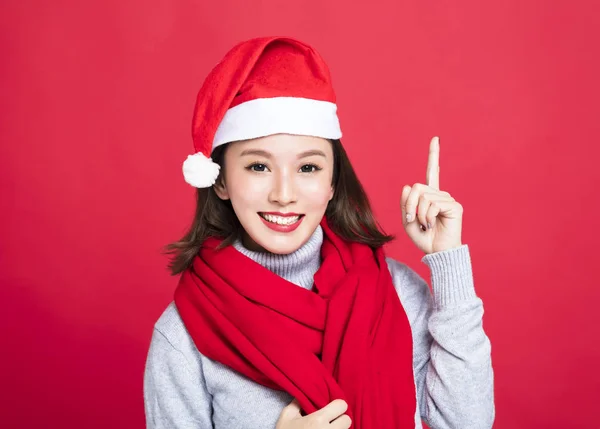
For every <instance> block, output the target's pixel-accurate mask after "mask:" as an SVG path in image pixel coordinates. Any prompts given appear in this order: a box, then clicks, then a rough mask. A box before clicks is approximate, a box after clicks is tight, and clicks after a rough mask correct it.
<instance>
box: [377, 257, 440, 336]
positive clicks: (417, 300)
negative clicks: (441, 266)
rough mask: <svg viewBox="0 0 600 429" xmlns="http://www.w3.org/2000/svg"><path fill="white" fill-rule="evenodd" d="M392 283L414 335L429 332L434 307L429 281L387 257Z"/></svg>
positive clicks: (401, 263) (403, 264)
mask: <svg viewBox="0 0 600 429" xmlns="http://www.w3.org/2000/svg"><path fill="white" fill-rule="evenodd" d="M386 262H387V266H388V270H389V272H390V275H391V277H392V283H393V284H394V288H395V289H396V293H397V294H398V297H399V298H400V302H401V303H402V307H403V308H404V311H405V312H406V316H407V318H408V321H409V323H410V325H411V329H412V331H413V336H414V337H421V336H424V335H426V333H427V321H428V319H429V317H430V315H431V311H432V308H433V297H432V294H431V291H430V289H429V285H428V284H427V282H426V281H425V280H424V279H423V278H422V277H421V276H420V275H419V274H417V272H416V271H414V270H413V269H412V268H410V267H409V266H408V265H406V264H405V263H403V262H400V261H397V260H395V259H393V258H390V257H386Z"/></svg>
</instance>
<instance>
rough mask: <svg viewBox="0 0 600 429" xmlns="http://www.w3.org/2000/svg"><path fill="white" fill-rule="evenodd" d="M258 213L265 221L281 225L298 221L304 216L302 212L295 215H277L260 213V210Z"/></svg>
mask: <svg viewBox="0 0 600 429" xmlns="http://www.w3.org/2000/svg"><path fill="white" fill-rule="evenodd" d="M258 215H259V216H260V217H262V218H263V219H264V220H266V221H267V222H270V223H274V224H277V225H283V226H286V225H293V224H295V223H296V222H298V221H299V220H300V219H301V218H302V217H304V215H303V214H301V215H295V216H277V215H273V214H268V213H262V212H259V213H258Z"/></svg>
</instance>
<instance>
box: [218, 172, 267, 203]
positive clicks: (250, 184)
mask: <svg viewBox="0 0 600 429" xmlns="http://www.w3.org/2000/svg"><path fill="white" fill-rule="evenodd" d="M227 189H228V191H229V197H230V199H231V204H232V205H233V206H234V207H235V208H236V209H244V208H251V207H252V206H254V205H256V203H257V202H258V201H262V199H263V197H265V196H266V195H267V194H268V183H267V181H265V180H260V179H257V178H253V177H251V176H250V175H248V174H244V172H241V173H239V174H236V173H232V174H231V177H229V182H228V186H227Z"/></svg>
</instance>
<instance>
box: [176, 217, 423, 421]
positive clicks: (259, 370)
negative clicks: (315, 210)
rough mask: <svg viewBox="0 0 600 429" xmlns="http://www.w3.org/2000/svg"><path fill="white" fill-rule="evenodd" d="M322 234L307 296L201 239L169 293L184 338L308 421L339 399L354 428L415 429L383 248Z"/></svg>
mask: <svg viewBox="0 0 600 429" xmlns="http://www.w3.org/2000/svg"><path fill="white" fill-rule="evenodd" d="M321 226H322V228H323V233H324V237H323V244H322V246H321V261H322V262H321V266H320V268H319V270H318V271H317V272H316V273H315V276H314V287H313V290H307V289H304V288H301V287H299V286H297V285H295V284H293V283H291V282H289V281H287V280H285V279H284V278H282V277H280V276H278V275H276V274H275V273H273V272H271V271H269V270H268V269H267V268H265V267H263V266H262V265H260V264H258V263H256V262H255V261H253V260H252V259H250V258H248V257H247V256H245V255H243V254H242V253H240V252H239V251H237V250H236V249H235V248H233V246H227V247H225V248H223V249H221V250H216V247H217V245H218V244H219V243H220V241H221V240H219V239H217V238H209V239H207V240H206V241H205V242H204V243H203V245H202V247H201V249H200V251H199V253H198V255H197V256H196V258H195V259H194V261H193V263H192V265H191V266H190V268H189V269H188V270H186V271H185V272H184V273H183V274H182V276H181V278H180V282H179V284H178V286H177V289H176V291H175V305H176V306H177V309H178V311H179V313H180V315H181V318H182V320H183V322H184V324H185V326H186V329H187V330H188V332H189V333H190V335H191V337H192V339H193V341H194V343H195V345H196V347H197V348H198V350H199V351H200V352H201V353H202V354H203V355H205V356H207V357H208V358H210V359H213V360H216V361H218V362H221V363H222V364H224V365H227V366H228V367H230V368H232V369H234V370H235V371H237V372H239V373H241V374H243V375H245V376H246V377H249V378H250V379H252V380H254V381H255V382H257V383H260V384H262V385H264V386H266V387H269V388H272V389H278V390H284V391H286V392H288V393H289V394H290V395H292V396H293V397H295V398H296V399H297V400H298V402H299V404H300V406H301V407H302V409H303V411H304V412H305V413H307V414H308V413H312V412H314V411H316V410H317V409H320V408H322V407H324V406H325V405H327V404H328V403H329V402H331V401H333V400H334V399H338V398H339V399H343V400H345V401H346V402H347V403H348V405H349V407H348V411H347V412H346V414H348V415H349V416H350V417H351V418H352V421H353V425H352V427H353V428H357V429H381V428H386V429H392V428H414V426H415V420H414V416H415V411H416V393H415V383H414V378H413V368H412V335H411V330H410V325H409V322H408V319H407V316H406V313H405V312H404V309H403V307H402V305H401V303H400V300H399V298H398V295H397V293H396V291H395V289H394V285H393V284H392V279H391V276H390V273H389V271H388V268H387V264H386V262H385V257H384V253H383V249H382V248H378V249H376V250H373V249H372V248H371V247H369V246H367V245H364V244H359V243H354V242H348V241H345V240H344V239H342V238H341V237H339V236H338V235H336V234H335V233H334V232H333V231H332V230H331V228H330V227H329V225H328V223H327V220H326V218H325V217H324V218H323V221H322V222H321Z"/></svg>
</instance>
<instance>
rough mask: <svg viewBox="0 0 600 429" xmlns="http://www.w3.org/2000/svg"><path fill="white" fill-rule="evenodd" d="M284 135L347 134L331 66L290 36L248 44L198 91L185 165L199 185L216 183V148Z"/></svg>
mask: <svg viewBox="0 0 600 429" xmlns="http://www.w3.org/2000/svg"><path fill="white" fill-rule="evenodd" d="M278 133H285V134H297V135H306V136H315V137H322V138H326V139H339V138H341V137H342V132H341V130H340V124H339V120H338V116H337V106H336V100H335V93H334V91H333V86H332V84H331V76H330V73H329V69H328V67H327V65H326V64H325V62H324V61H323V59H322V58H321V56H320V55H319V54H318V53H317V52H316V51H315V50H314V49H313V48H311V47H310V46H308V45H307V44H306V43H303V42H300V41H298V40H295V39H292V38H289V37H262V38H257V39H252V40H248V41H245V42H242V43H240V44H238V45H236V46H234V47H233V48H232V49H231V50H230V51H229V52H228V53H227V54H226V55H225V57H224V58H223V60H221V62H220V63H219V64H217V65H216V66H215V68H214V69H213V70H212V71H211V72H210V74H209V75H208V76H207V78H206V80H205V81H204V84H203V85H202V88H201V89H200V91H199V93H198V97H197V99H196V107H195V109H194V117H193V121H192V136H193V140H194V149H195V153H194V154H193V155H188V157H187V159H186V160H185V162H184V163H183V175H184V178H185V181H186V182H187V183H189V184H190V185H192V186H195V187H196V188H206V187H210V186H212V185H213V184H214V183H215V181H216V179H217V177H218V175H219V165H218V164H216V163H214V162H213V161H212V159H211V154H212V151H213V150H214V149H215V148H216V147H218V146H220V145H222V144H225V143H228V142H233V141H237V140H246V139H252V138H257V137H264V136H268V135H272V134H278Z"/></svg>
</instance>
